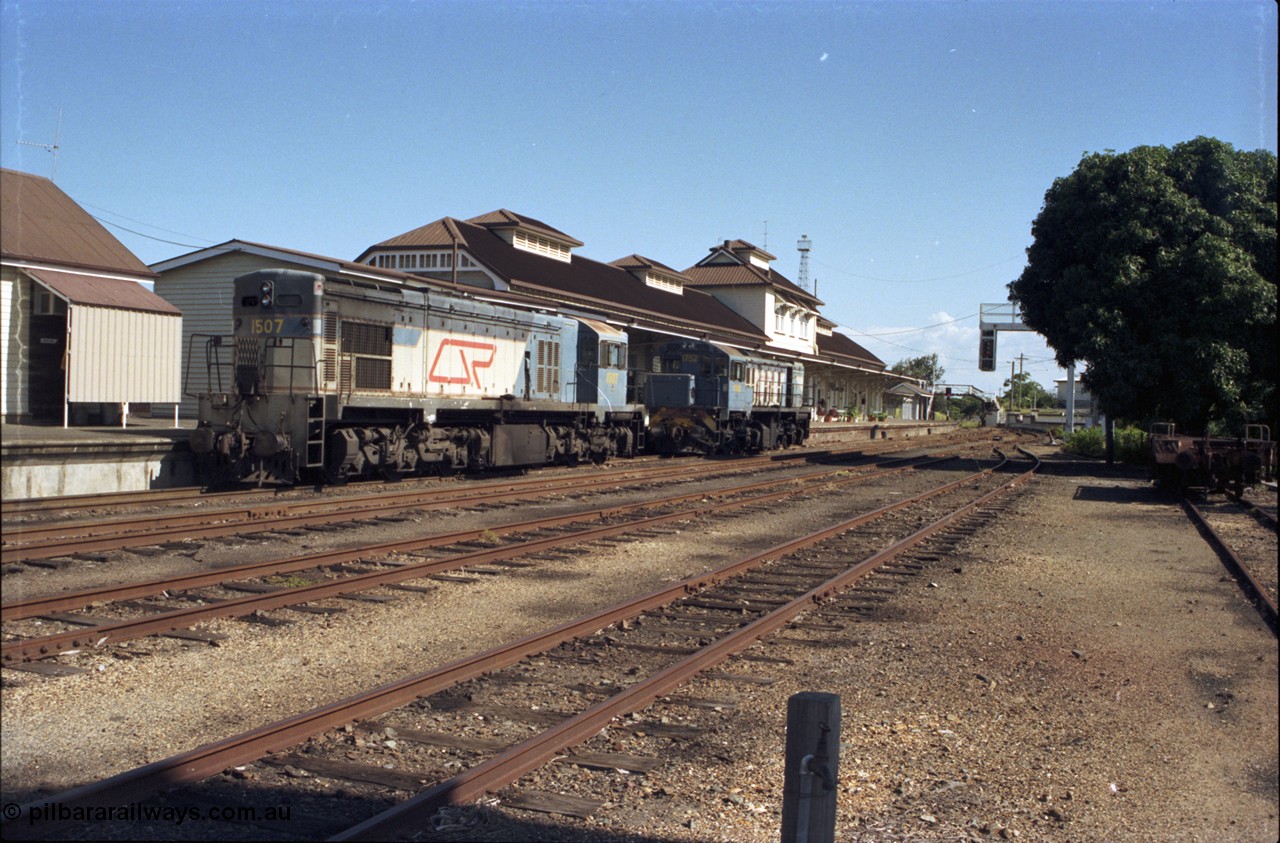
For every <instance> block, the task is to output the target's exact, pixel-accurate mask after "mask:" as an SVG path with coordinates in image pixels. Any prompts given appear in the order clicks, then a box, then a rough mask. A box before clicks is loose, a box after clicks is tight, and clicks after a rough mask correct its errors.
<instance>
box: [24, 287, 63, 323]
mask: <svg viewBox="0 0 1280 843" xmlns="http://www.w3.org/2000/svg"><path fill="white" fill-rule="evenodd" d="M61 302H62V300H61V299H59V298H58V297H57V296H55V295H54V294H53V293H51V292H49V291H48V290H40V289H37V290H36V293H35V301H34V302H32V305H31V312H32V313H34V314H35V315H36V316H57V315H58V314H59V313H62V312H63V309H62V308H61V307H59V305H60V304H61Z"/></svg>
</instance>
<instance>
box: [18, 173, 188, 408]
mask: <svg viewBox="0 0 1280 843" xmlns="http://www.w3.org/2000/svg"><path fill="white" fill-rule="evenodd" d="M154 278H155V273H153V272H151V271H150V270H149V269H147V267H146V265H145V264H143V263H142V261H140V260H139V259H138V258H137V256H136V255H134V254H133V253H132V252H130V251H129V250H128V249H126V248H125V247H124V245H123V244H122V243H120V241H119V240H117V239H116V238H115V237H113V236H112V235H111V234H110V233H109V232H108V231H107V230H106V229H105V228H104V227H103V226H102V225H101V224H100V223H98V221H97V220H95V219H94V218H93V217H92V216H90V215H89V213H88V212H87V211H85V210H84V209H83V208H81V207H80V206H79V205H77V204H76V203H75V202H74V201H73V200H72V199H71V197H69V196H67V194H65V193H63V192H62V190H60V189H59V188H58V187H57V186H56V185H55V184H54V183H53V182H52V181H50V180H49V179H46V178H42V177H40V176H33V175H30V174H29V173H21V172H18V171H16V170H3V169H0V331H2V332H3V336H4V344H3V346H0V368H2V369H3V372H4V375H3V381H2V382H0V413H2V415H3V417H4V419H5V420H6V421H20V422H61V423H62V424H63V425H64V426H66V425H68V424H70V423H71V422H73V421H74V422H76V423H95V422H96V423H100V424H101V423H116V421H117V420H118V419H122V420H123V421H124V423H126V424H127V423H128V415H129V409H130V405H131V404H132V405H135V408H136V405H137V404H139V403H146V404H150V403H155V402H173V401H176V400H177V397H178V393H179V391H180V389H181V386H180V384H181V379H180V376H179V371H180V366H181V362H180V361H181V349H180V342H181V336H182V312H181V311H180V310H179V309H178V308H177V307H175V306H173V305H172V304H170V303H169V302H167V301H165V300H164V299H162V298H160V297H159V296H157V295H156V294H155V293H153V292H152V291H150V290H148V289H147V288H146V287H144V286H142V282H151V281H152V280H154Z"/></svg>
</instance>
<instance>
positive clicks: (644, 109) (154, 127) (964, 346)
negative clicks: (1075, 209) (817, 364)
mask: <svg viewBox="0 0 1280 843" xmlns="http://www.w3.org/2000/svg"><path fill="white" fill-rule="evenodd" d="M1276 41H1277V11H1276V5H1275V3H1274V2H1272V0H1216V1H1215V2H1186V0H1178V2H1136V0H1120V2H1100V1H1094V2H1072V0H1067V1H1066V2H1015V3H1006V2H981V0H973V1H972V2H937V3H934V2H861V3H839V2H805V0H799V2H755V3H744V2H739V3H730V2H621V1H618V2H555V0H537V2H416V3H411V2H360V3H357V2H351V1H350V0H347V1H346V2H254V3H249V2H233V1H232V0H193V1H192V2H125V1H124V0H105V2H103V1H101V0H99V1H98V2H58V1H57V0H0V163H2V164H3V166H5V167H10V168H13V169H18V170H24V171H28V172H33V173H36V174H38V175H49V174H50V171H51V165H52V164H53V156H52V155H51V154H50V153H49V152H48V151H46V150H44V149H41V148H39V147H35V146H28V145H24V144H21V143H19V141H25V142H28V143H52V142H53V140H54V135H55V130H56V127H57V125H58V119H59V112H60V111H61V115H62V117H61V119H62V123H61V134H60V137H59V146H60V149H59V152H58V156H57V177H56V181H57V183H58V185H59V186H60V187H61V188H62V189H63V190H65V191H66V192H67V193H68V194H70V195H71V196H72V197H73V198H74V199H76V200H77V201H78V202H80V203H81V204H82V205H84V206H85V207H86V208H88V209H89V210H90V211H91V212H92V213H94V214H95V215H96V216H98V217H99V218H100V219H102V220H103V221H105V222H107V223H109V224H111V225H109V226H108V227H109V228H110V230H111V231H112V232H113V233H115V234H116V235H117V236H118V237H119V238H120V239H121V241H122V242H124V243H125V245H127V246H128V247H129V248H130V249H132V250H133V251H134V252H135V253H136V254H137V255H138V256H139V257H140V258H142V259H143V260H144V261H146V262H148V263H154V262H156V261H160V260H164V259H166V258H170V257H173V256H175V255H179V254H183V253H185V252H188V251H191V248H190V247H200V246H204V245H209V244H212V243H216V242H221V241H223V240H228V239H231V238H235V237H239V238H243V239H248V240H255V241H260V242H266V243H270V244H273V245H279V246H285V247H289V248H296V249H304V250H308V251H314V252H319V253H321V254H327V255H334V256H338V257H345V258H354V257H355V256H356V255H357V254H359V253H360V252H361V251H363V249H364V248H365V247H367V246H369V245H371V244H373V243H376V242H379V241H381V240H384V239H386V238H388V237H391V236H393V235H396V234H399V233H402V232H404V231H407V230H409V229H411V228H415V227H417V226H419V225H422V224H424V223H427V222H430V221H432V220H435V219H438V218H440V217H442V216H455V217H461V218H465V217H470V216H474V215H477V214H480V213H484V212H486V211H490V210H493V209H496V208H500V207H505V208H509V209H511V210H514V211H517V212H520V213H523V214H527V215H529V216H533V217H537V218H539V219H542V220H544V221H546V222H548V223H550V224H551V225H554V226H556V227H557V228H560V229H562V230H563V231H565V232H567V233H569V234H571V235H573V236H574V237H577V238H578V239H579V240H582V241H584V243H585V244H586V245H585V246H583V247H582V248H581V249H580V250H579V252H580V253H581V254H584V255H586V256H588V257H591V258H594V259H597V260H602V261H610V260H613V259H615V258H618V257H622V256H624V255H627V254H631V253H633V252H639V253H641V254H644V255H647V256H649V257H652V258H656V259H658V260H660V261H663V262H664V263H667V264H670V265H672V266H675V267H676V268H684V267H687V266H690V265H692V264H693V263H694V262H696V261H697V260H698V259H700V258H701V257H702V256H703V255H705V254H706V253H707V250H708V249H709V248H710V247H711V246H712V245H714V244H715V243H718V242H720V241H721V240H724V239H727V238H742V239H745V240H749V241H751V242H753V243H756V244H757V245H764V246H767V248H768V249H769V251H771V252H772V253H773V254H775V255H777V256H778V261H777V262H776V263H775V267H776V268H777V269H779V270H780V271H781V272H783V273H784V274H785V275H787V276H788V277H790V278H792V279H793V280H795V279H796V278H797V275H798V263H799V257H798V252H797V251H796V248H795V246H796V241H797V240H798V239H799V238H800V237H801V236H802V235H808V237H809V238H810V239H811V240H812V241H813V251H812V252H811V263H810V276H811V277H812V278H815V279H816V281H817V287H818V288H817V293H818V296H819V297H820V298H822V299H823V300H824V301H825V302H826V305H825V307H824V308H823V313H824V314H825V315H826V316H828V317H829V318H831V319H833V320H834V321H836V322H837V323H839V324H840V325H841V326H843V327H844V328H845V329H847V333H849V334H850V335H851V336H853V337H854V338H855V339H856V340H858V341H859V342H861V343H862V344H863V345H865V346H866V347H867V348H869V349H870V350H871V351H873V352H875V353H876V354H877V355H878V356H880V357H881V358H882V359H883V360H884V361H885V362H886V363H890V364H892V363H894V362H895V361H897V360H899V359H902V358H906V357H913V356H917V355H920V354H927V353H933V352H936V353H938V354H939V355H940V357H941V362H942V364H943V366H944V367H945V369H946V380H947V381H950V382H953V383H972V384H975V385H977V386H979V387H980V388H983V389H987V390H993V391H994V390H997V389H999V388H1000V386H1001V383H1002V381H1003V380H1004V379H1005V378H1007V377H1008V372H1009V361H1010V360H1011V359H1012V358H1013V357H1015V356H1017V355H1019V354H1022V355H1025V360H1024V361H1023V366H1024V368H1025V369H1026V370H1027V371H1029V372H1031V373H1032V375H1033V377H1035V378H1036V379H1037V380H1038V381H1040V382H1041V383H1043V384H1045V385H1046V386H1048V385H1050V383H1051V381H1052V380H1053V379H1054V378H1055V377H1060V376H1061V375H1060V373H1059V371H1058V370H1057V367H1056V366H1055V365H1054V364H1053V362H1052V353H1051V352H1050V351H1049V350H1048V349H1047V348H1046V347H1045V346H1044V344H1043V342H1042V341H1040V339H1039V338H1038V337H1036V336H1035V335H1031V334H1002V335H1001V338H1000V348H999V361H998V367H997V372H996V373H994V374H983V373H979V372H978V371H977V344H978V343H977V335H978V320H977V313H978V306H979V304H981V303H983V302H999V301H1003V300H1004V299H1005V297H1006V290H1005V285H1006V284H1007V283H1008V282H1009V281H1010V280H1012V279H1013V278H1015V277H1017V275H1018V274H1019V273H1020V271H1021V269H1022V266H1023V264H1024V258H1025V251H1024V250H1025V249H1026V247H1027V246H1028V245H1029V244H1030V238H1031V235H1030V227H1031V222H1032V220H1033V219H1034V218H1035V216H1036V214H1037V213H1038V211H1039V209H1040V205H1041V202H1042V200H1043V197H1044V192H1045V191H1046V190H1047V189H1048V188H1049V186H1050V185H1051V184H1052V182H1053V180H1054V179H1055V178H1058V177H1060V176H1065V175H1068V174H1069V173H1070V172H1071V171H1072V170H1073V169H1074V167H1075V165H1076V164H1077V163H1078V162H1079V160H1080V158H1081V156H1082V155H1083V154H1086V153H1089V152H1094V151H1100V150H1106V149H1113V150H1117V151H1123V150H1127V149H1130V148H1132V147H1134V146H1139V145H1144V144H1160V145H1172V144H1175V143H1178V142H1180V141H1184V140H1189V139H1191V138H1193V137H1196V136H1198V135H1209V136H1213V137H1217V138H1220V139H1222V140H1225V141H1227V142H1229V143H1232V144H1234V145H1235V146H1236V147H1237V148H1241V149H1259V148H1263V149H1268V150H1270V151H1272V152H1275V151H1276V142H1277V128H1276V77H1277V68H1276V52H1277V43H1276ZM126 229H131V230H132V232H137V233H132V232H131V231H128V230H126ZM163 241H173V242H163Z"/></svg>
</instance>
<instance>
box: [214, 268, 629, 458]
mask: <svg viewBox="0 0 1280 843" xmlns="http://www.w3.org/2000/svg"><path fill="white" fill-rule="evenodd" d="M232 310H233V313H232V316H233V334H234V337H233V341H232V347H231V348H230V349H228V348H225V347H224V346H223V345H222V344H221V342H220V338H210V339H209V340H208V348H207V360H208V365H209V376H210V380H209V384H210V386H209V391H208V392H207V393H205V394H203V395H201V396H200V426H199V427H197V428H196V430H195V431H194V432H193V434H192V437H191V449H192V451H194V452H195V453H196V454H197V455H202V456H203V458H204V459H206V460H207V461H208V462H209V463H210V464H211V465H210V469H211V470H210V472H209V473H210V475H211V477H212V478H213V479H215V480H229V481H242V482H251V483H258V484H263V483H282V484H290V483H294V482H296V481H297V480H299V479H302V478H303V477H305V476H308V475H312V476H320V477H323V478H324V479H327V480H328V481H329V482H333V483H342V482H345V481H346V480H348V479H351V478H354V477H363V476H378V475H380V476H382V477H385V478H388V479H393V478H396V477H399V476H402V475H406V474H420V473H427V472H431V471H441V470H453V469H482V468H492V467H502V466H530V465H543V464H549V463H574V462H578V461H580V460H592V461H596V462H603V461H604V460H606V459H608V458H609V457H611V456H615V455H616V456H630V455H633V454H634V453H635V452H636V450H637V449H638V448H639V447H641V445H642V444H643V434H644V429H645V423H646V420H645V417H644V409H643V407H639V406H635V405H630V404H627V403H626V388H627V377H626V375H627V373H626V360H627V337H626V334H625V333H623V332H622V331H619V330H617V329H615V328H612V327H610V326H608V325H605V324H603V323H599V322H595V321H591V320H586V319H573V318H567V317H563V316H557V315H553V314H548V313H541V312H536V311H526V310H522V309H518V308H515V307H507V306H503V305H498V304H493V303H489V302H483V301H478V300H476V299H473V298H470V297H467V296H464V295H461V294H456V293H451V292H450V291H447V290H437V289H431V288H424V289H410V288H407V287H402V286H393V285H387V284H379V283H377V282H375V281H368V282H360V281H350V280H341V279H333V278H326V277H324V276H322V275H319V274H316V273H310V272H298V271H293V270H285V269H268V270H261V271H258V272H253V273H250V274H248V275H244V276H241V277H239V278H237V279H235V282H234V304H233V308H232Z"/></svg>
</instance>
